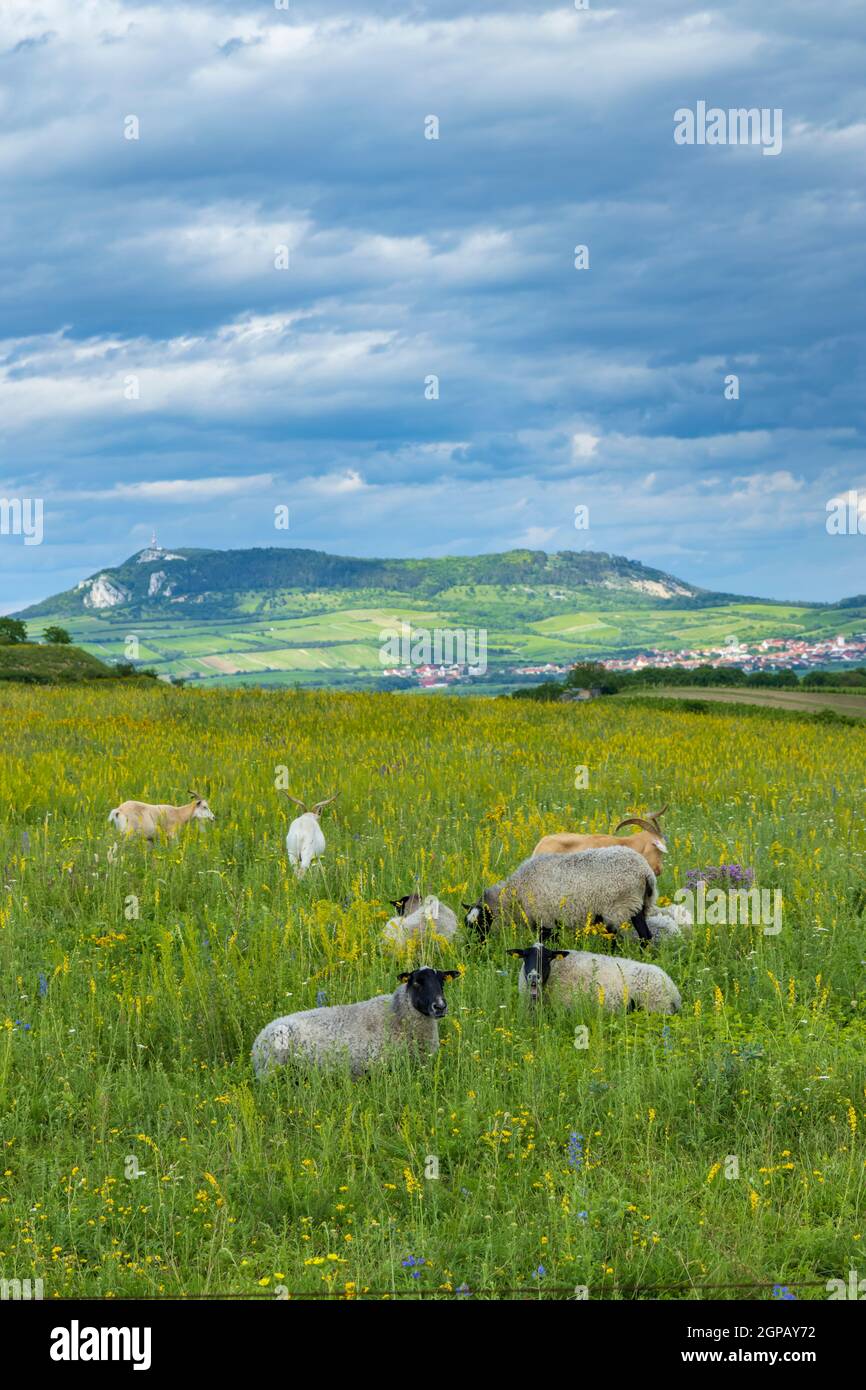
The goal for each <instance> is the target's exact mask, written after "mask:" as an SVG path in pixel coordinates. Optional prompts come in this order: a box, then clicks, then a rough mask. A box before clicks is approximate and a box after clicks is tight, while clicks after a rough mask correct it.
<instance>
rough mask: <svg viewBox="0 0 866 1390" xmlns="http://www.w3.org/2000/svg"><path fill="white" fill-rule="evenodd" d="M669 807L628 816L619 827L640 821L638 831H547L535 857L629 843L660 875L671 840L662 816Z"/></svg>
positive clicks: (628, 845)
mask: <svg viewBox="0 0 866 1390" xmlns="http://www.w3.org/2000/svg"><path fill="white" fill-rule="evenodd" d="M667 809H668V808H667V806H663V807H662V808H661V810H660V811H648V812H647V814H646V815H645V816H628V817H627V818H626V819H625V820H621V821H620V823H619V825H618V826H617V827H616V828H617V830H622V828H623V826H624V825H639V826H640V827H641V828H640V830H639V831H638V833H637V834H636V835H616V834H614V835H572V834H571V833H569V832H568V831H563V832H561V833H560V834H558V835H544V836H542V838H541V839H540V840H539V842H538V844H537V845H536V846H535V849H534V850H533V851H532V858H533V859H534V858H535V856H536V855H537V854H578V853H580V851H581V850H584V849H601V848H603V847H604V846H605V845H625V847H626V849H634V850H637V852H638V854H642V855H643V857H644V859H645V860H646V862H647V863H648V864H649V866H650V868H651V869H652V871H653V873H654V874H655V876H656V878H658V877H659V875H660V874H661V871H662V868H663V867H664V859H663V855H664V854H665V853H666V852H667V843H666V841H665V838H664V835H663V834H662V829H661V826H660V825H659V819H660V817H661V816H663V815H664V813H665V811H666V810H667Z"/></svg>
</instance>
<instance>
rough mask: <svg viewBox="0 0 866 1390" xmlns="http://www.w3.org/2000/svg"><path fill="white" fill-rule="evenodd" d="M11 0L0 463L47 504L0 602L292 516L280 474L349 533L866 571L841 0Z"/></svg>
mask: <svg viewBox="0 0 866 1390" xmlns="http://www.w3.org/2000/svg"><path fill="white" fill-rule="evenodd" d="M4 28H5V30H6V34H7V37H6V40H5V47H4V50H3V69H2V72H3V94H4V96H5V98H6V102H7V107H8V110H9V111H11V112H14V120H13V121H11V122H10V123H9V124H8V127H7V132H6V135H5V137H4V141H3V142H2V144H0V188H2V190H3V193H4V194H5V199H4V201H5V203H6V205H7V206H8V207H13V206H14V207H15V210H16V212H15V219H14V222H13V221H11V220H10V222H9V223H8V224H7V225H6V226H5V227H4V229H3V231H2V233H0V247H2V254H3V258H4V269H5V272H6V273H5V275H4V286H5V287H4V290H3V292H2V297H0V419H2V425H0V446H2V452H0V500H2V499H10V498H11V499H15V498H17V499H34V498H36V499H41V500H42V501H43V502H44V540H43V542H42V543H41V544H34V545H30V546H25V545H24V544H23V542H22V538H21V537H20V535H15V534H8V533H0V611H3V612H12V611H17V610H19V609H21V608H24V607H27V606H29V605H30V604H32V603H34V602H40V601H42V600H43V599H44V598H45V597H47V596H49V595H51V594H54V593H60V592H63V591H65V590H66V589H68V588H70V587H72V586H73V585H74V584H75V583H77V582H79V580H80V579H81V578H83V577H85V576H86V575H89V574H93V573H95V572H97V571H98V570H101V569H107V568H110V567H112V565H113V564H115V563H117V561H116V558H115V557H116V555H117V553H119V552H121V551H122V552H124V553H125V554H131V553H135V552H136V551H137V550H139V549H141V548H142V547H143V546H144V545H145V544H146V542H147V538H148V536H149V534H150V531H151V529H152V528H153V527H154V526H156V528H157V530H158V532H159V534H160V536H161V537H162V539H163V543H164V544H166V545H167V546H169V547H170V546H172V545H175V546H189V547H192V548H198V549H225V548H227V546H229V545H231V546H232V547H234V548H240V549H246V548H252V547H261V546H267V545H269V544H273V543H274V541H275V529H274V511H275V508H277V507H283V508H285V509H287V512H288V515H289V517H290V525H289V531H288V535H287V539H288V540H289V541H290V543H291V545H292V546H293V547H298V548H304V549H313V550H321V551H325V552H327V553H329V554H344V555H353V556H357V557H359V558H378V557H381V558H389V557H390V558H397V552H398V551H399V556H400V557H401V558H443V557H446V556H448V555H454V556H463V555H477V554H494V553H502V552H504V551H507V550H510V549H517V548H529V549H543V550H545V551H547V552H549V553H555V552H557V551H561V550H565V549H571V548H576V549H580V548H590V549H592V550H593V551H600V552H605V553H609V554H616V555H624V556H627V557H628V558H630V559H632V560H637V561H640V562H641V563H643V564H646V565H648V566H650V567H652V568H656V569H661V570H664V571H666V572H668V573H671V574H674V575H677V576H679V577H682V578H684V579H686V580H688V582H690V583H692V584H695V585H698V586H700V587H701V588H705V589H709V590H712V591H714V592H729V593H735V592H736V593H739V592H745V593H747V594H753V595H759V596H761V597H763V598H767V599H773V600H775V601H779V602H795V601H799V602H836V601H839V600H840V599H844V598H847V597H850V596H851V595H853V594H857V593H859V592H861V591H862V590H863V588H864V583H863V579H862V570H863V553H862V544H863V537H862V535H860V534H856V533H850V532H849V533H848V534H846V535H832V534H830V533H829V531H828V519H827V508H828V504H829V503H830V502H831V500H832V499H833V498H834V497H838V496H845V495H846V494H848V493H849V492H851V491H853V492H854V493H855V494H856V496H857V498H858V502H857V507H859V515H860V517H861V519H864V520H866V454H864V449H863V440H864V433H866V420H864V402H863V399H862V391H861V390H860V388H859V376H860V373H859V370H858V369H859V368H860V365H861V364H862V362H863V360H864V358H866V323H864V320H866V315H864V312H863V309H864V292H863V285H862V276H861V275H859V274H858V270H859V264H860V255H859V247H860V246H861V245H862V243H863V240H864V232H866V205H864V203H863V200H862V197H861V195H860V186H859V185H860V176H859V167H860V162H861V160H860V158H858V156H862V153H863V150H864V147H866V124H864V122H863V120H862V116H861V113H860V110H859V107H858V105H857V103H856V100H855V97H854V91H855V77H856V74H857V73H858V72H859V70H860V67H861V66H862V64H861V63H858V61H857V58H856V54H857V52H858V51H859V52H861V56H862V53H863V50H864V47H866V16H864V14H863V12H862V9H861V8H860V7H858V6H857V5H856V4H855V3H854V2H853V0H840V3H839V4H837V6H836V7H834V10H833V12H832V14H831V15H828V14H827V13H825V12H824V11H821V10H817V9H815V8H814V7H812V6H792V5H791V3H790V0H766V4H765V5H764V6H762V7H761V12H760V14H756V13H755V12H754V6H752V5H749V4H747V3H746V0H731V3H729V4H728V5H726V6H725V7H724V8H722V7H720V6H716V5H713V4H711V5H710V6H709V7H708V8H706V9H704V10H702V11H700V12H699V13H695V11H694V7H693V6H692V5H691V4H689V3H687V0H660V3H658V4H655V5H653V6H652V7H647V6H646V5H642V4H641V3H640V0H622V3H620V4H619V5H618V6H617V7H616V8H606V7H605V6H604V5H602V4H601V3H600V0H599V3H596V0H593V3H592V5H591V6H588V7H585V8H581V9H578V8H577V7H576V4H575V3H573V0H568V2H567V3H564V4H561V5H549V4H545V3H538V2H537V0H500V3H499V4H497V5H493V4H492V3H488V0H480V3H473V4H472V5H469V4H468V0H448V2H447V3H446V4H445V5H436V6H434V5H433V4H432V0H430V3H428V0H419V3H417V4H413V6H412V7H411V9H410V10H404V9H402V8H401V7H400V6H398V5H396V4H394V3H392V0H341V3H338V4H337V5H335V6H334V7H333V8H331V9H328V10H326V11H324V12H323V11H322V9H321V7H320V6H313V5H311V4H310V3H309V0H292V6H291V9H290V11H287V10H285V9H282V8H280V9H277V8H276V6H275V5H274V4H266V5H261V4H260V3H257V0H217V3H215V4H214V3H208V4H204V3H203V0H181V3H179V4H177V5H174V4H173V5H169V4H167V3H166V0H154V3H153V4H151V5H149V6H148V7H146V8H145V9H142V8H141V7H140V6H133V5H131V4H130V3H127V0H94V3H93V4H92V5H89V6H88V7H86V9H84V10H81V9H78V10H76V9H70V8H69V7H68V6H67V5H65V4H64V3H61V0H43V3H41V4H40V6H39V9H38V11H37V10H36V9H35V8H34V6H33V4H32V0H9V4H8V5H7V6H6V10H5V12H4ZM431 55H433V56H431ZM48 92H51V93H52V97H51V100H50V101H49V100H48V99H47V96H46V94H47V93H48ZM751 112H754V113H755V116H756V118H757V117H760V120H759V121H758V120H757V119H756V124H755V126H754V128H753V129H752V130H751V134H750V131H749V128H748V123H747V122H746V123H745V124H744V123H743V122H742V121H738V119H736V118H738V117H740V116H743V117H747V116H749V115H750V113H751ZM765 118H766V119H765ZM713 121H715V122H716V123H717V127H718V128H717V129H716V131H715V133H714V132H713V130H712V128H711V127H712V123H713ZM741 126H742V129H741V128H740V127H741ZM579 508H585V509H587V515H588V525H587V526H586V527H585V528H583V529H579V530H578V529H575V528H576V515H577V510H578V509H579ZM276 540H277V543H279V540H280V536H279V534H277V536H276ZM804 574H808V580H804V578H803V575H804ZM804 589H805V590H806V591H807V592H806V596H805V598H803V597H798V596H799V595H802V594H803V590H804Z"/></svg>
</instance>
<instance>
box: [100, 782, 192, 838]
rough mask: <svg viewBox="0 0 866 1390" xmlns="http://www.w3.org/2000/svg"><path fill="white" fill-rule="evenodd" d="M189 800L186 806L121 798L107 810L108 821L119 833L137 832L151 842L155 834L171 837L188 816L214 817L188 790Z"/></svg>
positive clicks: (131, 833)
mask: <svg viewBox="0 0 866 1390" xmlns="http://www.w3.org/2000/svg"><path fill="white" fill-rule="evenodd" d="M190 796H191V797H192V801H190V802H189V804H188V805H186V806H167V805H157V806H151V805H150V803H149V802H147V801H121V803H120V805H119V806H115V808H114V810H113V811H109V813H108V819H109V823H110V824H111V825H113V826H114V827H115V829H117V830H119V831H120V832H121V834H123V835H140V836H142V837H143V838H144V839H145V840H147V841H148V843H152V842H153V841H154V840H155V839H156V837H157V835H160V834H163V835H166V836H167V837H168V838H169V839H172V838H173V837H174V836H175V835H176V834H177V832H178V830H180V828H181V826H182V825H188V824H189V822H190V821H192V820H198V821H205V820H216V816H215V815H214V813H213V811H212V810H211V808H210V807H209V806H208V804H207V802H206V801H205V799H204V797H203V796H199V795H198V793H197V792H192V791H191V792H190Z"/></svg>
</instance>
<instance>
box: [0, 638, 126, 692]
mask: <svg viewBox="0 0 866 1390" xmlns="http://www.w3.org/2000/svg"><path fill="white" fill-rule="evenodd" d="M114 678H115V672H114V671H113V670H112V669H111V667H110V666H106V664H105V663H104V662H103V661H100V660H99V659H98V657H96V656H94V655H93V654H92V653H91V652H86V651H82V650H81V649H80V648H79V647H58V646H53V645H51V644H40V643H37V642H16V643H14V644H13V645H11V646H0V681H24V682H26V683H27V684H31V685H63V684H65V683H67V682H77V681H92V680H112V679H114Z"/></svg>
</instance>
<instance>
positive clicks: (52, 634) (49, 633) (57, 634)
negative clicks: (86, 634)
mask: <svg viewBox="0 0 866 1390" xmlns="http://www.w3.org/2000/svg"><path fill="white" fill-rule="evenodd" d="M42 636H43V637H44V638H45V641H46V642H53V643H54V644H55V645H57V646H58V647H65V646H67V645H68V643H70V642H71V641H72V638H71V637H70V636H69V633H68V632H67V631H66V628H65V627H47V628H46V629H45V631H44V632H43V634H42Z"/></svg>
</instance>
